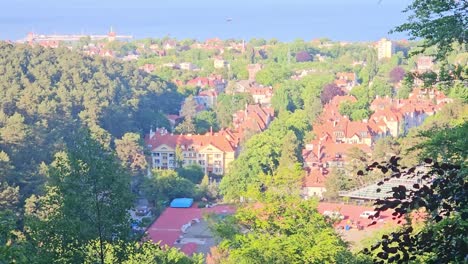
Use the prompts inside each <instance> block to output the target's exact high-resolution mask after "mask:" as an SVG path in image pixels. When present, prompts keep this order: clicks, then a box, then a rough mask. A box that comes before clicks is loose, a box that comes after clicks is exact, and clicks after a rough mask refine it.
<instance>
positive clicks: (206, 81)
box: [187, 75, 227, 93]
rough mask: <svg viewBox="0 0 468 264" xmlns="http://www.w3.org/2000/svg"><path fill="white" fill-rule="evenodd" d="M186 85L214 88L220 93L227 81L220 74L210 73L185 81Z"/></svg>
mask: <svg viewBox="0 0 468 264" xmlns="http://www.w3.org/2000/svg"><path fill="white" fill-rule="evenodd" d="M187 85H188V86H198V87H200V88H205V87H210V88H214V89H215V90H216V91H217V92H218V93H221V92H223V91H224V89H225V88H226V85H227V82H226V80H224V79H223V78H222V76H221V75H211V76H209V77H196V78H194V79H192V80H190V81H188V82H187Z"/></svg>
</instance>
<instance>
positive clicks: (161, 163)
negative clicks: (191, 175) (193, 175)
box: [145, 128, 237, 175]
mask: <svg viewBox="0 0 468 264" xmlns="http://www.w3.org/2000/svg"><path fill="white" fill-rule="evenodd" d="M234 140H235V139H234V138H233V137H232V136H231V135H230V134H229V133H227V132H225V131H220V132H218V133H212V132H210V133H206V134H205V135H192V134H187V135H174V134H171V133H169V132H168V131H167V130H166V129H165V128H157V129H156V131H153V130H151V131H150V133H149V135H147V136H146V137H145V144H146V146H147V148H148V149H149V150H150V151H151V165H152V167H153V168H158V169H175V168H177V167H178V166H180V165H181V166H188V165H192V164H196V165H199V166H200V167H202V168H203V170H204V172H205V174H215V175H223V174H224V173H226V172H228V168H229V163H231V162H232V161H233V160H234V159H235V153H236V148H237V142H235V141H234ZM176 149H180V155H181V156H180V157H177V155H178V154H177V152H178V150H176ZM178 160H180V162H181V164H178Z"/></svg>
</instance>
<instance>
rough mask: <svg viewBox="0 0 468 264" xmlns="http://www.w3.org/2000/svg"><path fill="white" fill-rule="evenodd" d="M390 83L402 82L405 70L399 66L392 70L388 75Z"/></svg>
mask: <svg viewBox="0 0 468 264" xmlns="http://www.w3.org/2000/svg"><path fill="white" fill-rule="evenodd" d="M388 77H389V79H390V82H392V83H398V82H399V81H401V80H403V78H404V77H405V70H404V69H403V68H401V67H400V66H397V67H395V68H393V69H392V70H391V71H390V73H389V74H388Z"/></svg>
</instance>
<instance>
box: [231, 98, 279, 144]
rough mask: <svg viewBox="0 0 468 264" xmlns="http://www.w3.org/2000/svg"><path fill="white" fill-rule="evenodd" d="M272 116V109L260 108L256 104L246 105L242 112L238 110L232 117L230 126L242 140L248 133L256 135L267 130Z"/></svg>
mask: <svg viewBox="0 0 468 264" xmlns="http://www.w3.org/2000/svg"><path fill="white" fill-rule="evenodd" d="M274 114H275V113H274V110H273V108H270V107H262V106H260V105H258V104H255V105H246V106H245V109H244V110H239V111H237V112H236V113H234V114H233V115H232V117H233V120H232V124H233V126H234V130H235V131H236V132H237V133H238V137H239V138H244V137H246V136H248V134H249V133H258V132H262V131H264V130H265V129H267V128H268V125H270V123H271V121H272V120H273V118H274Z"/></svg>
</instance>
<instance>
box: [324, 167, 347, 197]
mask: <svg viewBox="0 0 468 264" xmlns="http://www.w3.org/2000/svg"><path fill="white" fill-rule="evenodd" d="M352 187H353V184H352V183H351V181H350V179H349V178H348V177H347V176H346V174H345V173H344V171H341V170H338V169H336V168H333V169H332V170H331V172H330V174H329V175H328V176H327V178H326V179H325V189H326V190H327V191H326V192H325V194H324V195H325V197H327V198H337V197H339V192H340V191H345V190H349V189H351V188H352Z"/></svg>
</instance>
